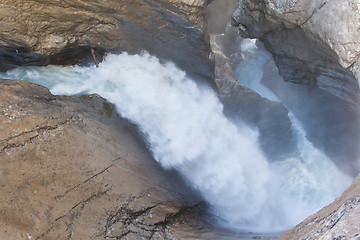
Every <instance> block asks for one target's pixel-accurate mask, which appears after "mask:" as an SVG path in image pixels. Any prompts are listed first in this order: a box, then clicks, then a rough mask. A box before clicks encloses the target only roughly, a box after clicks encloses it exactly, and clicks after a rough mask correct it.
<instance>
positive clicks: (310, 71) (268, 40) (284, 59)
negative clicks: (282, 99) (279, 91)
mask: <svg viewBox="0 0 360 240" xmlns="http://www.w3.org/2000/svg"><path fill="white" fill-rule="evenodd" d="M359 6H360V5H359V3H358V2H356V1H354V0H347V1H335V0H317V1H310V0H300V1H299V0H298V1H293V0H292V1H290V0H286V1H285V0H283V1H282V0H271V1H263V0H241V1H240V2H239V4H238V8H237V10H236V11H235V12H234V14H233V18H232V23H233V24H234V25H236V26H239V29H240V32H241V34H242V35H243V36H245V37H255V38H260V40H262V41H263V42H264V43H265V46H266V48H267V49H268V50H269V51H270V52H271V53H272V54H273V57H274V60H275V62H276V64H277V66H278V67H279V72H280V74H281V75H282V77H283V78H284V79H285V80H286V81H291V82H295V83H302V84H309V85H313V86H318V87H320V88H323V89H325V90H327V91H329V92H331V93H333V94H335V95H336V96H338V97H340V98H343V99H345V100H346V101H349V102H350V103H351V104H352V105H353V106H354V107H355V108H356V105H357V103H358V100H359V83H358V80H357V79H356V78H355V76H358V72H357V69H358V68H357V67H356V66H357V65H356V64H357V63H356V62H357V61H358V59H359V56H360V54H359V51H360V50H359V49H360V40H359V39H360V32H359V27H360V21H359V19H360V12H359ZM350 70H351V71H352V72H351V71H350ZM354 75H355V76H354ZM358 79H359V78H358Z"/></svg>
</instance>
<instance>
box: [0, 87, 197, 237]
mask: <svg viewBox="0 0 360 240" xmlns="http://www.w3.org/2000/svg"><path fill="white" fill-rule="evenodd" d="M113 110H114V109H113V106H112V105H110V104H109V103H107V102H106V101H105V100H104V99H102V98H100V97H98V96H96V95H89V96H87V95H86V96H82V97H79V98H70V97H59V96H53V95H51V94H50V92H49V91H48V90H47V89H45V88H44V87H40V86H37V85H34V84H31V83H27V82H22V81H14V80H0V112H1V114H0V123H1V124H0V186H1V187H0V226H1V227H0V238H1V239H99V238H102V239H104V238H109V239H110V238H121V237H125V236H126V237H127V238H126V239H139V238H141V239H150V238H151V237H153V238H154V239H163V238H170V236H171V233H170V232H169V230H168V228H167V225H168V223H169V222H170V221H172V222H175V221H176V219H175V218H174V217H173V216H177V215H179V213H178V212H181V211H182V208H183V207H185V206H192V205H194V204H196V203H197V202H198V200H199V199H196V197H194V196H196V194H193V193H192V191H191V190H189V189H188V188H187V187H186V186H185V185H184V184H183V183H182V181H181V180H180V178H179V177H178V176H177V175H176V173H169V172H165V171H164V170H162V168H160V167H159V165H158V164H157V163H156V162H155V161H154V160H153V158H152V157H151V155H150V153H149V152H148V151H147V148H146V147H145V146H144V143H143V142H142V141H141V138H140V137H136V136H137V135H136V131H135V130H136V129H135V128H134V126H132V125H131V124H129V123H128V122H127V121H126V120H124V119H122V118H120V117H119V116H118V115H117V114H116V113H115V112H114V111H113ZM190 196H191V197H190Z"/></svg>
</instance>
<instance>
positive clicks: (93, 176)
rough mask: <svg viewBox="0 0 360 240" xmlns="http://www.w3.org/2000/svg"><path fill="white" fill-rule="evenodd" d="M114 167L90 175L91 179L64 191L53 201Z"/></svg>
mask: <svg viewBox="0 0 360 240" xmlns="http://www.w3.org/2000/svg"><path fill="white" fill-rule="evenodd" d="M119 159H120V158H118V159H116V160H119ZM116 160H115V161H116ZM114 166H115V164H111V165H110V166H108V167H106V168H105V169H104V170H102V171H100V172H98V173H96V174H94V175H92V176H91V177H89V178H87V179H86V180H84V181H83V182H81V183H79V184H77V185H75V186H73V187H72V188H70V189H68V190H66V191H65V192H64V193H63V194H61V195H58V196H56V197H55V198H54V199H55V200H58V199H61V198H63V197H65V196H66V195H67V194H68V193H69V192H71V191H73V190H74V189H76V188H78V187H80V186H81V185H84V184H86V183H87V182H89V181H91V180H92V179H94V178H96V177H97V176H99V175H101V174H103V173H105V172H106V171H107V170H108V169H110V168H111V167H114Z"/></svg>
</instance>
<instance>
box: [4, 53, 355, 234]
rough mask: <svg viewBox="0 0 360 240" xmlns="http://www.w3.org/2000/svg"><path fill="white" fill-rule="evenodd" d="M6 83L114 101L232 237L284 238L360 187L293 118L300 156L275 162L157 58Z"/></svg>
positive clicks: (21, 73) (249, 133)
mask: <svg viewBox="0 0 360 240" xmlns="http://www.w3.org/2000/svg"><path fill="white" fill-rule="evenodd" d="M243 64H244V66H242V67H239V69H240V70H239V69H238V73H237V74H238V75H239V76H240V75H241V78H249V79H250V78H253V79H255V78H259V74H260V75H261V71H262V68H263V66H262V63H261V62H260V63H259V62H257V63H256V62H255V63H254V65H251V67H246V66H245V63H243ZM248 64H249V63H248ZM0 77H2V78H9V79H18V80H19V79H20V80H27V81H30V82H33V83H36V84H40V85H43V86H45V87H47V88H49V89H50V91H51V92H52V93H53V94H56V95H71V96H72V95H81V94H92V93H97V94H99V95H100V96H102V97H103V98H105V99H107V100H108V101H109V102H111V103H113V104H114V105H115V106H116V109H117V111H118V112H119V114H120V115H121V116H122V117H124V118H127V119H129V120H130V121H131V122H133V123H135V124H136V125H137V126H138V127H139V129H140V131H141V132H142V134H143V136H144V138H145V140H146V142H147V143H148V146H149V148H150V150H151V152H152V154H153V156H154V158H155V160H156V161H158V162H159V163H160V164H161V166H163V167H164V168H166V169H176V170H177V171H179V172H180V173H181V175H183V176H184V178H185V179H186V180H187V182H188V183H189V184H190V185H191V186H192V187H193V188H195V189H196V190H198V191H199V192H200V193H201V195H202V196H203V197H204V199H205V200H206V201H207V202H208V203H209V205H210V206H211V211H212V213H213V214H214V215H215V216H217V217H218V219H219V224H220V225H221V226H226V227H227V228H232V229H237V230H240V231H247V232H248V231H254V232H280V231H284V230H286V229H288V228H290V227H292V226H294V225H295V224H297V223H299V222H300V221H302V220H303V219H304V218H305V217H307V216H308V215H309V214H311V213H313V212H314V211H316V210H318V209H319V208H321V207H323V206H325V205H326V204H328V203H330V202H331V201H333V200H334V199H335V198H336V197H337V196H339V195H340V194H341V193H342V191H343V190H344V189H345V188H346V187H347V186H348V185H349V184H350V182H351V178H350V177H348V176H346V175H345V174H343V173H342V172H341V171H339V170H338V169H337V168H336V166H335V165H334V164H333V163H332V162H331V161H330V160H329V159H328V158H327V157H326V156H325V155H324V154H323V153H322V152H320V151H319V150H317V149H316V148H315V147H313V145H312V144H311V143H310V142H309V141H307V139H306V137H305V134H304V131H303V130H302V128H301V125H300V124H299V123H298V122H297V120H296V119H295V118H294V117H293V116H291V120H292V122H293V127H294V131H295V132H296V133H297V138H298V148H299V156H297V157H296V158H295V157H294V158H289V159H286V160H284V161H275V162H269V161H268V160H267V159H266V158H265V157H264V155H263V154H262V150H261V149H260V147H259V144H258V141H257V137H258V133H257V131H256V130H254V129H250V128H249V127H247V126H246V125H245V124H244V125H243V126H241V127H239V126H238V125H236V126H235V125H234V124H233V123H232V122H231V121H230V120H228V119H227V118H226V117H225V116H224V114H223V111H222V110H223V109H222V105H221V103H220V101H219V100H218V98H217V96H216V95H215V94H214V93H213V91H212V90H211V89H208V88H206V87H201V86H199V85H197V84H196V83H195V82H194V81H193V80H192V79H190V78H188V77H187V76H186V73H185V72H183V71H182V70H180V69H178V68H177V67H176V66H175V65H174V64H172V63H161V62H160V61H159V59H158V58H156V57H154V56H150V55H149V54H148V53H143V54H139V55H129V54H127V53H122V54H119V55H109V56H108V57H107V58H106V60H105V61H104V62H102V63H100V67H99V68H95V67H78V66H75V67H59V66H47V67H21V68H17V69H14V70H11V71H9V72H7V73H3V74H1V75H0ZM252 83H253V81H252ZM259 86H260V85H259V84H256V85H255V88H256V87H259ZM255 90H258V91H259V92H261V91H263V92H264V91H265V90H264V88H262V87H260V90H259V89H255ZM263 94H264V95H266V96H267V97H269V98H273V95H272V94H271V93H270V92H266V91H265V93H263ZM273 100H277V99H275V98H273ZM334 179H336V181H334Z"/></svg>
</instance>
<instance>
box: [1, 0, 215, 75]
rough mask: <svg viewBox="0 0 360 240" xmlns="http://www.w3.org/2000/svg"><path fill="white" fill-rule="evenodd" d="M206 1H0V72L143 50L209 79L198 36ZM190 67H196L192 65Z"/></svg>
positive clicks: (206, 50)
mask: <svg viewBox="0 0 360 240" xmlns="http://www.w3.org/2000/svg"><path fill="white" fill-rule="evenodd" d="M205 11H206V1H204V0H202V1H199V0H196V1H183V0H182V1H180V0H172V1H167V0H160V1H159V0H150V1H144V0H120V1H119V0H110V1H106V2H101V3H100V2H99V1H80V0H79V1H72V0H71V1H70V0H66V1H55V2H54V1H50V0H44V1H34V0H30V1H20V0H16V1H12V0H4V1H1V2H0V16H2V17H1V19H0V71H6V70H8V69H10V68H13V67H16V66H18V65H46V64H79V63H93V60H92V56H91V54H90V49H89V48H94V49H95V52H96V56H97V58H98V60H99V61H100V60H101V59H102V57H103V55H104V52H105V51H107V52H113V53H119V52H122V51H127V52H129V53H133V54H134V53H138V52H139V51H142V50H146V51H148V52H149V53H151V54H153V55H156V56H157V57H159V58H162V59H165V60H171V61H173V62H175V63H176V64H177V65H178V66H179V67H180V68H182V69H183V70H185V71H186V72H187V73H188V74H189V75H191V76H192V77H195V78H199V79H201V80H205V81H211V80H212V74H211V72H212V69H211V65H210V64H209V63H208V62H207V57H208V54H209V51H210V50H209V47H208V44H207V38H206V37H204V36H205V35H204V29H206V24H205V19H204V18H205ZM194 66H196V68H195V67H194Z"/></svg>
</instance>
